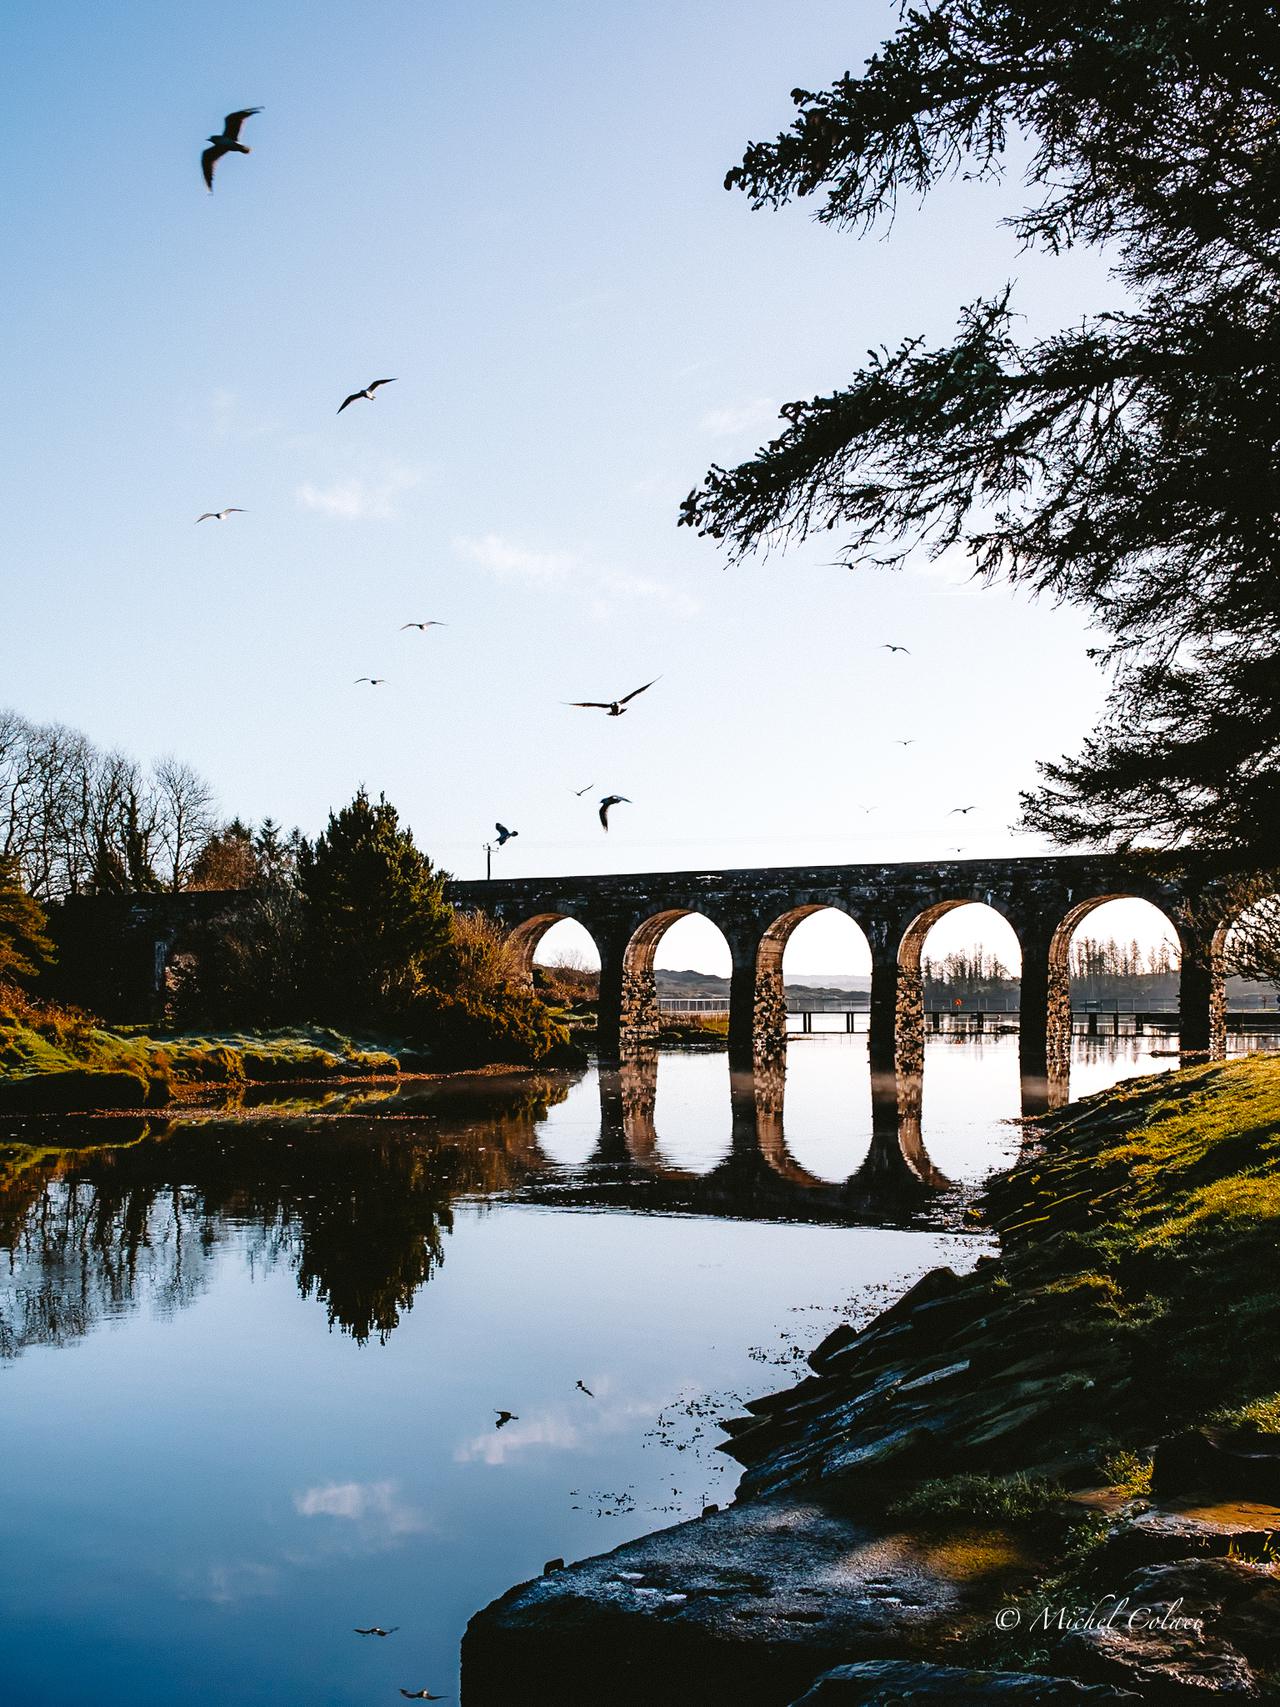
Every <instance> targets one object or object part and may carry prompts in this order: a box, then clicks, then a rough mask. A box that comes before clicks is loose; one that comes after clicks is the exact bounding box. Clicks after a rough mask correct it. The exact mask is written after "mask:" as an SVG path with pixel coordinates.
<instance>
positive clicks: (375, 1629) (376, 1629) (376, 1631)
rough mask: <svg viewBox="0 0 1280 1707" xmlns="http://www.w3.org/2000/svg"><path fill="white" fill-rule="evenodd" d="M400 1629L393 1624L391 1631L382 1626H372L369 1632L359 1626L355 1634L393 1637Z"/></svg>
mask: <svg viewBox="0 0 1280 1707" xmlns="http://www.w3.org/2000/svg"><path fill="white" fill-rule="evenodd" d="M399 1628H400V1626H399V1625H398V1624H393V1625H392V1626H391V1628H390V1630H384V1629H383V1628H382V1626H381V1624H370V1626H369V1627H368V1629H367V1630H362V1629H361V1628H360V1626H359V1625H358V1624H357V1625H356V1627H355V1633H356V1635H357V1636H393V1635H394V1634H395V1632H396V1631H397V1630H398V1629H399Z"/></svg>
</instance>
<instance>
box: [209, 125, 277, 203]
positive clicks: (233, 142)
mask: <svg viewBox="0 0 1280 1707" xmlns="http://www.w3.org/2000/svg"><path fill="white" fill-rule="evenodd" d="M261 111H262V108H261V107H241V109H240V111H239V112H238V113H228V114H227V116H226V118H225V119H223V121H222V135H221V136H211V137H210V138H209V143H210V146H209V147H208V148H206V149H205V151H204V153H203V154H202V155H201V156H200V166H201V170H202V171H203V172H204V181H205V183H206V184H207V185H208V186H209V193H210V195H212V194H213V169H214V167H215V166H216V165H217V164H218V162H219V160H221V159H222V156H223V155H224V154H249V153H251V152H252V150H251V149H248V148H246V147H245V145H244V143H243V142H241V140H240V126H241V125H242V124H243V123H244V121H245V120H246V119H251V118H252V117H253V115H254V114H255V113H260V112H261Z"/></svg>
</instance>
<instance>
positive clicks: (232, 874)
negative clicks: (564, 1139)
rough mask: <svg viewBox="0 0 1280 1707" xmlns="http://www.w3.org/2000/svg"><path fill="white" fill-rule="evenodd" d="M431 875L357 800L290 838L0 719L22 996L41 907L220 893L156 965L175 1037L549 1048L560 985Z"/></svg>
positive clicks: (60, 729) (10, 896)
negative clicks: (324, 1034) (528, 972)
mask: <svg viewBox="0 0 1280 1707" xmlns="http://www.w3.org/2000/svg"><path fill="white" fill-rule="evenodd" d="M448 880H449V874H448V872H446V871H441V870H438V869H437V868H436V867H435V866H434V865H433V864H432V862H431V860H430V859H429V858H428V857H427V855H426V854H425V853H423V852H422V851H421V850H420V849H419V848H418V847H417V846H416V844H415V842H414V839H413V834H412V832H411V831H410V830H409V829H407V828H406V827H404V826H402V825H401V824H400V821H399V816H398V814H397V812H396V809H395V807H394V806H392V805H391V804H390V803H389V802H388V801H387V800H385V799H379V800H377V801H373V800H371V799H370V798H369V796H368V794H367V793H365V791H364V790H363V789H362V790H361V791H360V792H359V793H358V794H357V795H356V797H355V799H354V800H352V802H351V803H350V805H348V806H346V807H344V808H343V809H342V810H341V811H340V812H337V813H332V814H330V817H329V822H328V825H327V826H326V828H325V830H324V831H323V832H322V833H321V834H320V835H319V836H317V837H316V839H315V840H314V841H308V840H307V838H306V837H304V836H303V835H302V834H301V832H300V831H298V830H296V829H295V830H291V831H289V832H287V833H286V832H285V831H284V830H283V829H282V827H281V825H280V824H278V823H277V822H276V821H275V820H274V819H272V818H264V819H263V821H262V822H261V823H260V824H259V825H257V827H256V828H255V827H254V826H252V825H250V824H247V823H245V822H244V821H243V820H241V819H239V818H233V819H232V820H231V821H230V822H229V823H225V822H220V821H219V818H218V815H217V813H216V810H215V804H214V797H213V791H212V790H211V788H210V787H209V785H208V784H207V783H206V782H205V781H204V780H203V778H201V777H200V776H199V775H198V774H197V773H196V772H195V771H194V770H193V769H192V768H191V767H190V766H189V765H186V764H184V763H182V762H181V761H179V760H177V759H174V758H164V759H161V760H159V761H158V762H157V763H156V764H154V765H152V766H151V767H150V768H145V767H143V766H141V765H139V764H138V763H137V762H136V761H135V760H133V759H131V758H129V757H128V756H127V755H125V754H122V753H119V752H107V751H103V750H102V749H100V748H98V747H96V746H95V745H94V744H93V742H92V741H90V740H89V739H88V737H87V736H85V735H82V734H81V733H80V732H79V731H78V730H74V729H69V728H67V727H65V726H64V725H62V724H36V723H32V722H29V721H28V720H27V719H26V718H23V717H21V716H19V715H18V714H17V713H15V712H0V984H4V983H10V984H15V983H16V984H20V985H21V984H30V983H31V982H32V981H34V980H38V978H39V976H40V974H41V972H42V971H43V970H44V969H45V968H47V967H48V966H49V965H50V963H51V962H52V961H54V960H55V959H56V948H55V942H56V937H57V931H58V921H57V918H56V914H55V922H54V925H53V927H52V928H51V927H50V925H49V916H48V915H47V914H46V911H45V908H46V906H52V907H54V908H55V909H56V905H57V903H59V902H63V901H66V900H68V899H70V898H72V897H75V896H81V895H118V894H146V893H161V892H166V891H168V892H178V891H180V890H205V891H219V892H224V893H229V894H230V893H234V894H235V896H236V900H235V902H234V904H229V905H228V906H227V907H226V908H225V909H222V910H220V911H219V912H218V913H217V914H216V915H215V916H211V917H210V918H208V919H207V920H206V921H205V923H204V924H203V925H202V926H201V927H200V928H199V930H198V932H197V933H196V935H195V937H194V938H193V939H192V940H191V941H190V942H189V943H188V944H187V945H186V946H185V948H184V951H183V952H182V953H181V954H180V955H179V956H178V957H177V959H176V962H175V964H174V965H173V966H172V968H171V971H170V978H169V992H168V1010H169V1011H168V1015H167V1017H168V1019H169V1020H170V1021H171V1022H172V1023H174V1024H175V1025H179V1026H183V1027H188V1028H191V1027H199V1028H208V1027H217V1028H220V1029H234V1030H254V1029H260V1028H262V1027H265V1026H291V1025H299V1024H305V1023H307V1022H312V1021H319V1022H321V1023H323V1024H325V1025H336V1026H344V1027H346V1028H348V1029H352V1030H359V1031H363V1032H365V1033H366V1034H371V1033H372V1034H381V1035H384V1036H387V1035H392V1034H395V1035H398V1036H400V1037H401V1038H402V1039H404V1040H405V1041H406V1042H407V1043H408V1044H409V1045H411V1046H413V1045H417V1044H421V1046H422V1049H423V1051H424V1055H427V1056H430V1057H431V1064H434V1062H435V1061H440V1062H447V1063H448V1064H449V1065H458V1066H461V1065H469V1064H472V1063H474V1062H480V1061H485V1060H493V1059H501V1060H507V1061H513V1062H521V1061H540V1060H545V1059H547V1058H548V1057H549V1056H551V1055H553V1054H555V1053H556V1052H557V1051H562V1050H563V1049H564V1048H565V1046H566V1043H567V1037H566V1033H565V1031H564V1028H563V1026H562V1025H561V1024H560V1022H559V1019H558V1017H557V1015H556V1012H555V1008H556V1007H557V1006H558V1005H560V1004H562V1003H564V1002H565V1001H566V1000H572V999H573V996H574V995H575V994H577V992H576V991H572V992H571V991H570V990H569V989H568V988H567V986H563V985H562V983H557V984H554V985H552V986H551V987H549V988H548V989H547V991H546V994H547V1000H546V1001H544V1000H542V999H540V998H539V997H538V996H537V995H535V994H534V992H533V991H532V990H531V989H529V988H528V987H527V985H526V983H525V982H524V980H523V979H522V978H521V977H520V976H519V975H518V974H517V972H516V969H515V968H514V966H513V964H512V961H511V956H510V952H509V950H508V948H507V946H506V943H505V940H504V937H503V933H502V932H501V931H500V929H499V928H498V927H497V926H496V925H495V924H494V923H493V922H492V921H491V920H488V919H486V918H484V917H482V916H479V915H470V914H462V913H458V912H455V910H454V909H453V908H452V907H451V906H450V905H449V904H448V902H447V901H446V900H445V897H444V887H445V884H446V883H447V882H448ZM51 938H53V939H54V940H51ZM424 1064H427V1063H424Z"/></svg>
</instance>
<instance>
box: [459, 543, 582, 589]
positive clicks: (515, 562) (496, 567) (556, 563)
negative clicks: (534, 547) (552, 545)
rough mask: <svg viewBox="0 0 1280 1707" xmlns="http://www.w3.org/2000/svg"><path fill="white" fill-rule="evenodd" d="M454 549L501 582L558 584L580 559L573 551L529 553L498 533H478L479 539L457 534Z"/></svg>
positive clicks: (576, 566)
mask: <svg viewBox="0 0 1280 1707" xmlns="http://www.w3.org/2000/svg"><path fill="white" fill-rule="evenodd" d="M453 549H454V550H455V551H456V552H457V553H458V555H459V556H460V557H465V558H467V560H468V561H469V562H471V563H478V564H479V565H480V567H481V568H482V569H488V570H489V571H490V572H491V573H492V574H494V575H498V576H500V577H501V578H502V579H503V580H524V581H559V580H562V579H563V578H564V577H565V576H566V575H569V574H571V573H572V572H573V571H574V570H575V569H577V568H578V567H579V559H578V557H577V556H576V555H575V554H574V553H573V552H569V551H530V550H528V549H527V547H525V546H522V545H517V544H516V543H515V542H514V541H513V540H510V539H505V538H504V537H503V536H502V534H500V533H486V534H481V535H480V536H479V537H478V538H475V537H472V536H470V535H466V534H463V535H459V537H458V538H456V539H455V540H454V542H453Z"/></svg>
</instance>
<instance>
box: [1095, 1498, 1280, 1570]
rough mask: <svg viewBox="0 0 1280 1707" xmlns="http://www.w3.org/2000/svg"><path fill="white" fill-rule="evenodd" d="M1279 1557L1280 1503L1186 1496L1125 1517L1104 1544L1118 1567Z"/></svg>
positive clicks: (1112, 1563)
mask: <svg viewBox="0 0 1280 1707" xmlns="http://www.w3.org/2000/svg"><path fill="white" fill-rule="evenodd" d="M1277 1555H1280V1506H1274V1505H1262V1504H1260V1503H1258V1502H1257V1501H1251V1500H1222V1501H1217V1502H1215V1503H1214V1504H1206V1503H1204V1502H1203V1501H1191V1500H1183V1501H1178V1502H1176V1503H1170V1504H1162V1505H1157V1506H1153V1507H1152V1508H1151V1509H1150V1510H1149V1511H1145V1512H1139V1513H1138V1514H1137V1515H1135V1516H1126V1517H1125V1518H1124V1520H1123V1522H1121V1523H1119V1524H1117V1525H1116V1527H1115V1529H1114V1530H1113V1531H1112V1532H1111V1534H1110V1536H1109V1537H1108V1539H1107V1542H1106V1553H1105V1555H1104V1558H1105V1560H1106V1563H1107V1564H1108V1565H1109V1566H1114V1567H1115V1568H1116V1569H1118V1570H1131V1569H1133V1568H1134V1567H1135V1566H1138V1565H1154V1564H1163V1563H1167V1562H1169V1561H1171V1560H1174V1559H1190V1558H1215V1557H1216V1558H1225V1557H1227V1556H1230V1557H1232V1558H1236V1559H1241V1560H1244V1561H1246V1562H1248V1561H1255V1562H1266V1561H1269V1560H1272V1559H1274V1558H1276V1557H1277Z"/></svg>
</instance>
